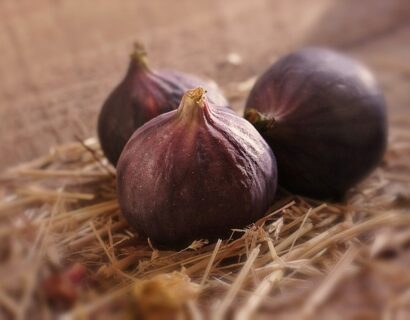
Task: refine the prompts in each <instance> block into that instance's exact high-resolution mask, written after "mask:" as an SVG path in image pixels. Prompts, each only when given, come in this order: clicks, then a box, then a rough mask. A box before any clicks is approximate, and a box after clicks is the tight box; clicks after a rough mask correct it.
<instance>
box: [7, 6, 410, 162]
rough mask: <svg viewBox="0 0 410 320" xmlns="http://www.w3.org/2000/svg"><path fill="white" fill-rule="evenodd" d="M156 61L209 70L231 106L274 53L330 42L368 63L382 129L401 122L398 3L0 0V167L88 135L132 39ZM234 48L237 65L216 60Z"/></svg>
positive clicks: (407, 46) (404, 45) (408, 15)
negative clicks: (382, 109)
mask: <svg viewBox="0 0 410 320" xmlns="http://www.w3.org/2000/svg"><path fill="white" fill-rule="evenodd" d="M136 39H138V40H140V41H142V42H144V43H145V44H146V45H147V47H148V50H149V53H150V57H151V61H152V62H153V64H154V65H155V66H157V67H171V68H177V69H181V70H184V71H188V72H192V73H195V74H197V75H199V76H202V77H210V78H213V79H214V80H216V81H217V82H219V83H220V84H221V86H222V87H223V88H224V89H225V90H226V92H227V93H228V96H229V98H230V99H231V101H232V103H233V104H234V106H235V107H236V108H237V109H240V107H241V105H242V104H243V101H244V99H245V97H246V93H247V92H246V90H243V89H241V88H242V87H241V85H238V84H240V83H242V82H243V81H246V80H247V79H249V78H251V77H253V76H255V75H257V74H259V73H260V72H261V71H263V69H264V68H266V67H267V66H268V65H269V64H270V63H272V62H273V61H274V60H275V59H276V58H277V57H278V56H279V55H280V54H282V53H285V52H287V51H289V50H292V49H295V48H298V47H301V46H305V45H312V44H324V45H327V46H334V47H337V48H340V49H341V50H344V51H346V52H348V53H351V54H353V55H354V56H356V57H358V58H359V59H361V60H363V61H364V62H365V63H367V64H368V65H370V66H371V67H372V68H373V69H374V70H375V72H376V74H377V76H378V78H379V79H380V81H381V83H382V86H383V88H384V90H385V92H386V96H387V99H388V102H389V106H390V111H391V112H390V114H391V121H392V123H394V125H400V124H401V125H408V119H409V118H410V111H409V109H410V108H409V105H410V93H409V92H410V80H409V79H410V66H409V65H410V62H409V59H410V1H409V0H364V1H354V0H347V1H336V0H334V1H331V0H316V1H312V0H299V1H296V0H295V1H286V0H283V1H279V0H275V1H269V0H265V1H246V0H229V1H217V0H211V1H189V0H181V1H178V2H172V1H165V0H164V1H160V0H153V1H142V0H140V1H135V0H122V1H110V0H104V1H80V0H70V1H63V0H59V1H57V0H37V1H33V0H19V1H15V0H2V1H0V52H1V58H0V83H1V85H0V120H1V125H0V151H1V152H0V155H1V156H0V168H5V167H6V166H9V165H13V164H16V163H18V162H21V161H24V160H28V159H31V158H34V157H35V156H38V155H39V154H41V153H43V152H45V151H47V150H48V149H49V148H50V147H52V146H54V145H56V144H60V143H62V142H65V141H70V140H73V139H74V138H75V136H78V137H82V138H85V137H88V136H90V135H94V134H95V122H96V116H97V114H98V111H99V108H100V106H101V103H102V101H103V100H104V98H105V97H106V95H107V94H108V93H109V91H110V89H111V88H112V87H113V86H114V85H115V84H116V83H117V82H118V81H119V80H120V79H121V77H122V76H123V73H124V71H125V68H126V65H127V63H128V54H129V50H130V48H131V46H132V42H133V41H134V40H136ZM231 52H234V53H237V54H239V55H240V56H241V57H242V63H241V64H240V65H239V66H233V65H229V64H228V63H226V57H227V55H228V54H229V53H231Z"/></svg>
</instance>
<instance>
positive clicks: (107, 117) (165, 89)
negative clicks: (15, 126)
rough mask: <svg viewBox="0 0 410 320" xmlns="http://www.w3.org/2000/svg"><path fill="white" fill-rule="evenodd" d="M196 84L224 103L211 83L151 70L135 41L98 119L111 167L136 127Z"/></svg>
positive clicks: (172, 107) (168, 107)
mask: <svg viewBox="0 0 410 320" xmlns="http://www.w3.org/2000/svg"><path fill="white" fill-rule="evenodd" d="M197 86H202V87H203V88H205V89H206V90H207V92H208V97H209V100H210V101H212V102H213V103H214V104H216V105H217V106H228V102H227V101H226V99H225V98H224V96H223V95H222V94H221V93H220V92H219V90H218V88H217V87H216V85H215V84H212V83H210V82H205V81H203V80H200V79H198V78H196V77H194V76H192V75H188V74H185V73H181V72H177V71H172V70H160V71H154V70H151V69H150V68H149V67H148V64H147V56H146V52H145V50H144V48H142V47H141V46H140V45H138V44H136V46H135V50H134V52H133V54H132V55H131V60H130V64H129V67H128V71H127V74H126V75H125V78H124V79H123V80H122V81H121V83H120V84H119V85H118V86H117V87H116V88H115V89H114V91H113V92H112V93H111V94H110V95H109V96H108V98H107V100H106V101H105V102H104V105H103V107H102V110H101V113H100V115H99V119H98V136H99V140H100V143H101V147H102V149H103V151H104V154H105V155H106V157H107V158H108V160H109V161H110V162H111V163H112V164H113V165H114V166H115V165H116V164H117V161H118V158H119V157H120V154H121V151H122V149H123V148H124V146H125V144H126V143H127V141H128V139H129V138H130V137H131V135H132V134H133V133H134V131H135V130H136V129H137V128H138V127H140V126H142V125H143V124H144V123H145V122H147V121H148V120H151V119H152V118H154V117H156V116H158V115H160V114H162V113H165V112H168V111H171V110H175V109H176V108H177V107H178V105H179V102H180V101H181V98H182V96H183V94H184V92H185V91H186V90H188V89H192V88H194V87H197Z"/></svg>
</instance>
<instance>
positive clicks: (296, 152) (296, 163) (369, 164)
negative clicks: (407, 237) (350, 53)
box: [245, 48, 387, 200]
mask: <svg viewBox="0 0 410 320" xmlns="http://www.w3.org/2000/svg"><path fill="white" fill-rule="evenodd" d="M245 118H246V119H248V120H249V121H250V122H251V123H253V125H254V126H255V127H256V128H257V129H258V131H259V132H260V133H261V134H262V136H263V137H264V138H265V139H266V141H267V142H268V143H269V145H270V146H271V148H272V149H273V150H274V152H275V156H276V159H277V162H278V171H279V185H281V186H283V187H284V188H285V189H287V190H289V191H291V192H294V193H298V194H301V195H304V196H308V197H311V198H317V199H329V200H331V199H333V200H337V199H341V198H343V197H344V196H345V194H346V192H347V190H349V188H351V187H353V186H354V185H355V184H356V183H358V182H359V181H360V180H362V179H363V178H364V177H366V176H367V175H368V174H369V173H370V172H371V171H372V170H373V169H374V168H375V167H376V166H377V165H378V164H379V162H380V161H381V159H382V157H383V153H384V151H385V148H386V141H387V120H386V108H385V101H384V97H383V94H382V92H381V90H380V89H379V87H378V85H377V83H376V80H375V78H374V76H373V75H372V74H371V73H370V71H369V70H368V69H367V68H366V67H364V66H363V65H362V64H360V63H359V62H357V61H355V60H353V59H352V58H349V57H347V56H345V55H343V54H341V53H338V52H335V51H332V50H330V49H324V48H306V49H302V50H300V51H297V52H294V53H291V54H288V55H286V56H284V57H282V58H281V59H279V60H278V61H277V62H276V63H275V64H273V65H272V66H271V67H270V68H269V69H268V70H267V71H266V72H265V73H264V74H263V75H262V76H261V77H260V78H259V79H258V80H257V82H256V83H255V85H254V87H253V88H252V90H251V92H250V95H249V97H248V100H247V102H246V108H245Z"/></svg>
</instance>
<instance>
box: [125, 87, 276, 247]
mask: <svg viewBox="0 0 410 320" xmlns="http://www.w3.org/2000/svg"><path fill="white" fill-rule="evenodd" d="M276 177H277V172H276V160H275V157H274V155H273V152H272V151H271V149H270V147H269V146H268V144H267V143H266V142H265V141H264V140H263V138H262V137H261V136H260V134H259V133H258V132H257V130H255V128H254V127H253V126H252V125H251V124H250V123H249V122H248V121H246V120H245V119H243V118H241V117H239V116H237V115H235V114H234V113H233V112H232V111H231V110H230V109H228V108H225V107H217V106H215V105H214V104H213V103H211V102H210V101H208V100H207V99H206V98H205V94H204V90H203V89H202V88H196V89H193V90H188V91H187V92H186V93H185V95H184V96H183V98H182V101H181V104H180V105H179V107H178V109H177V110H174V111H171V112H168V113H165V114H163V115H160V116H158V117H156V118H154V119H153V120H151V121H149V122H147V123H146V124H145V125H143V126H142V127H140V128H139V129H138V130H137V131H136V132H135V133H134V134H133V135H132V137H131V138H130V140H129V141H128V143H127V145H126V146H125V148H124V151H123V152H122V154H121V157H120V159H119V161H118V165H117V190H118V198H119V204H120V207H121V209H122V212H123V214H124V216H125V218H126V219H127V220H128V222H129V223H130V225H131V226H133V227H134V228H135V229H136V230H137V231H138V232H139V233H140V234H142V235H144V236H147V237H149V238H150V239H151V240H152V241H153V242H154V243H157V244H160V245H165V246H171V247H179V246H181V245H186V244H189V243H190V242H191V241H193V240H195V239H204V238H206V239H210V240H211V239H215V238H217V237H221V236H226V235H228V234H229V233H230V230H231V229H232V228H240V227H244V226H246V225H247V224H249V223H251V222H253V221H255V220H257V219H258V218H260V217H262V216H263V215H264V214H265V213H266V211H267V209H268V208H269V206H270V205H271V204H272V202H273V199H274V195H275V190H276V179H277V178H276Z"/></svg>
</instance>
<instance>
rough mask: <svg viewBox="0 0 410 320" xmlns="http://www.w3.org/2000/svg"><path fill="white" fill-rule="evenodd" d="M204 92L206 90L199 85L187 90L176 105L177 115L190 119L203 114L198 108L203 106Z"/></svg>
mask: <svg viewBox="0 0 410 320" xmlns="http://www.w3.org/2000/svg"><path fill="white" fill-rule="evenodd" d="M205 92H206V91H205V90H204V89H203V88H201V87H198V88H195V89H191V90H187V91H186V92H185V94H184V96H183V97H182V100H181V104H180V105H179V107H178V114H179V116H180V117H181V118H183V119H190V120H191V121H192V120H193V119H195V118H197V117H198V115H199V114H203V113H202V111H200V109H203V108H205ZM198 107H199V108H198Z"/></svg>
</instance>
